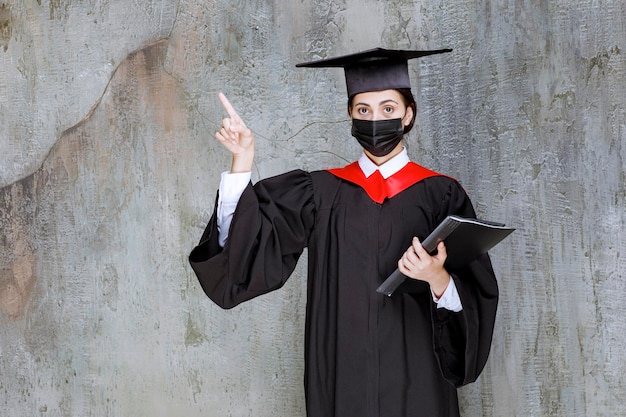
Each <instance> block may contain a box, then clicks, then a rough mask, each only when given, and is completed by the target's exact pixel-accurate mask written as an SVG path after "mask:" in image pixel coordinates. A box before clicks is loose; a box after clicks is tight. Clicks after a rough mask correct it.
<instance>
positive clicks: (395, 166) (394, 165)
mask: <svg viewBox="0 0 626 417" xmlns="http://www.w3.org/2000/svg"><path fill="white" fill-rule="evenodd" d="M358 162H359V167H361V171H363V174H365V177H367V178H369V176H370V175H372V174H373V173H374V172H376V170H378V171H380V175H382V176H383V178H384V179H387V178H389V177H391V176H392V175H393V174H395V173H396V172H398V171H400V170H401V169H402V168H404V166H405V165H406V164H408V163H409V155H408V153H407V151H406V148H402V152H400V153H399V154H398V155H396V156H394V157H393V158H391V159H390V160H389V161H387V162H385V163H384V164H382V165H380V166H378V165H376V164H375V163H374V162H372V160H371V159H369V158H368V157H367V155H365V152H363V154H362V155H361V157H360V158H359V160H358Z"/></svg>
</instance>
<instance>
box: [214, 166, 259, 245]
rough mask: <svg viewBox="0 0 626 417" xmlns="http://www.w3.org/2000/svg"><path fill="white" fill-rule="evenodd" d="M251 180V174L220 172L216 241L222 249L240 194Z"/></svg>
mask: <svg viewBox="0 0 626 417" xmlns="http://www.w3.org/2000/svg"><path fill="white" fill-rule="evenodd" d="M250 178H252V173H251V172H241V173H235V174H233V173H230V172H228V171H226V172H222V176H221V179H220V188H219V194H218V200H217V232H218V241H219V244H220V246H221V247H224V245H225V244H226V240H227V239H228V230H229V229H230V223H231V222H232V220H233V214H234V213H235V209H236V208H237V203H239V198H241V194H243V191H244V190H245V189H246V186H247V185H248V183H249V182H250Z"/></svg>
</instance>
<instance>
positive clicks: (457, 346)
mask: <svg viewBox="0 0 626 417" xmlns="http://www.w3.org/2000/svg"><path fill="white" fill-rule="evenodd" d="M441 207H442V212H441V213H440V214H439V217H440V218H441V219H442V220H443V218H445V217H446V216H447V215H449V214H457V215H460V216H464V217H476V215H475V212H474V208H473V207H472V204H471V201H470V200H469V197H468V196H467V194H466V193H465V191H464V190H463V189H462V188H461V186H460V184H458V183H456V182H455V183H453V184H452V185H451V187H450V189H449V192H448V193H447V194H446V197H445V199H444V202H443V204H442V205H441ZM448 272H450V274H451V276H452V279H453V280H454V283H455V285H456V287H457V291H458V293H459V296H460V298H461V303H462V305H463V310H462V311H460V312H453V311H450V310H446V309H443V308H439V309H438V308H436V305H435V304H434V303H433V308H432V317H433V338H434V349H435V354H436V355H437V359H438V361H439V365H440V368H441V371H442V374H443V376H444V378H446V379H447V380H448V381H449V382H450V383H452V384H453V385H454V386H456V387H459V386H462V385H465V384H468V383H470V382H474V381H475V380H476V379H477V378H478V376H479V375H480V373H481V371H482V370H483V368H484V366H485V364H486V362H487V357H488V356H489V350H490V347H491V340H492V336H493V328H494V324H495V317H496V308H497V304H498V285H497V282H496V277H495V274H494V272H493V268H492V266H491V261H490V259H489V255H487V254H485V255H483V256H481V257H480V258H478V259H477V260H475V261H473V262H470V263H469V264H468V265H466V266H465V267H463V268H459V269H454V270H449V271H448Z"/></svg>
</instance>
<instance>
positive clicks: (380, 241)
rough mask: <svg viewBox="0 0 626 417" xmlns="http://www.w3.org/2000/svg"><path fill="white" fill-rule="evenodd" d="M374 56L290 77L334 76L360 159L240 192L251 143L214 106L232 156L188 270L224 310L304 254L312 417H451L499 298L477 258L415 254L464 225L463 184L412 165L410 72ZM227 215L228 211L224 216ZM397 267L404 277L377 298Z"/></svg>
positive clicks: (399, 55)
mask: <svg viewBox="0 0 626 417" xmlns="http://www.w3.org/2000/svg"><path fill="white" fill-rule="evenodd" d="M447 51H448V50H439V51H393V50H385V49H374V50H370V51H365V52H361V53H358V54H354V55H349V56H345V57H340V58H333V59H329V60H323V61H316V62H312V63H306V64H300V65H299V66H307V67H325V66H338V67H343V68H344V70H345V75H346V84H347V90H348V99H349V102H348V113H349V115H350V117H351V118H352V134H353V136H355V137H356V138H357V140H358V142H359V143H360V144H361V145H362V147H363V149H364V150H363V155H362V156H361V157H360V158H359V160H358V161H357V162H355V163H353V164H350V165H348V166H347V167H344V168H339V169H331V170H326V171H314V172H305V171H300V170H296V171H292V172H288V173H286V174H283V175H280V176H277V177H273V178H268V179H265V180H262V181H259V182H258V183H257V184H255V185H254V186H252V184H250V171H251V168H252V161H253V157H254V137H253V135H252V132H251V131H250V130H249V129H248V128H247V127H246V125H245V124H244V122H243V121H242V120H241V118H240V117H239V115H238V114H237V113H236V112H235V110H234V109H233V107H232V105H230V103H229V102H228V100H227V99H226V97H224V95H223V94H220V96H219V97H220V100H221V101H222V104H223V106H224V108H225V109H226V111H227V113H228V117H227V118H225V119H224V120H223V125H222V128H221V129H220V130H219V131H218V132H217V133H216V138H217V140H218V141H220V142H221V143H222V144H223V145H224V146H225V147H226V148H227V149H228V150H229V151H230V152H231V153H232V156H233V159H232V165H231V171H230V173H225V174H223V175H222V182H221V184H220V189H219V193H218V195H219V199H218V205H217V208H216V210H215V214H214V215H213V217H212V218H211V220H210V222H209V225H208V226H207V229H206V230H205V232H204V234H203V236H202V238H201V241H200V244H199V245H198V246H197V247H196V248H195V249H194V250H193V251H192V253H191V255H190V262H191V265H192V267H193V269H194V271H195V272H196V275H197V276H198V279H199V281H200V283H201V285H202V287H203V289H204V291H205V292H206V294H207V295H208V296H209V297H210V298H211V299H212V300H213V301H214V302H216V303H217V304H218V305H220V306H221V307H223V308H231V307H234V306H236V305H237V304H239V303H241V302H243V301H246V300H248V299H251V298H253V297H256V296H258V295H261V294H264V293H267V292H269V291H272V290H275V289H278V288H280V287H281V286H282V285H283V284H284V283H285V281H286V280H287V278H288V277H289V276H290V274H291V273H292V271H293V269H294V268H295V265H296V262H297V261H298V258H299V256H300V255H301V253H302V252H303V250H304V248H305V247H306V248H308V282H307V288H308V291H307V317H306V335H305V339H306V340H305V394H306V404H307V415H308V416H309V417H333V416H337V417H347V416H359V417H360V416H381V417H394V416H398V417H400V416H411V417H415V416H425V417H426V416H427V417H433V416H458V415H459V410H458V402H457V396H456V387H458V386H461V385H463V384H467V383H469V382H472V381H474V380H475V379H476V378H477V377H478V375H479V374H480V372H481V370H482V369H483V367H484V365H485V362H486V360H487V356H488V353H489V348H490V344H491V336H492V332H493V325H494V319H495V313H496V306H497V298H498V290H497V284H496V280H495V276H494V273H493V270H492V268H491V264H490V261H489V258H488V256H487V255H485V256H483V257H481V258H479V259H478V260H476V261H474V262H472V263H470V264H469V265H467V266H465V267H463V268H459V269H456V270H447V269H446V265H445V260H446V249H445V246H444V245H443V243H440V244H439V246H438V251H437V254H436V255H433V256H431V255H430V254H428V253H427V252H426V251H425V250H424V249H423V248H422V246H421V244H420V242H419V239H423V238H425V237H426V236H427V235H428V234H429V233H430V232H431V231H432V230H433V229H434V228H435V227H436V226H437V225H438V224H439V222H441V221H442V220H443V219H444V218H445V217H446V216H447V215H450V214H456V215H460V216H464V217H474V216H475V214H474V210H473V208H472V204H471V202H470V200H469V198H468V196H467V195H466V193H465V191H464V190H463V188H462V187H461V186H460V184H459V183H458V182H457V181H456V180H454V179H452V178H449V177H447V176H444V175H441V174H437V173H435V172H433V171H430V170H428V169H426V168H423V167H421V166H419V165H417V164H415V163H413V162H410V161H409V160H408V156H407V153H406V150H405V149H404V148H403V146H402V137H403V135H404V134H405V133H406V132H408V131H409V130H410V129H411V127H412V126H413V122H414V119H415V101H414V99H413V96H412V94H411V93H410V81H409V76H408V66H407V60H408V59H411V58H415V57H419V56H424V55H430V54H433V53H439V52H447ZM235 207H236V209H234V208H235ZM396 268H398V269H399V270H400V272H402V273H403V274H405V275H406V276H408V277H410V278H413V279H409V280H406V281H405V283H404V284H403V285H402V286H401V287H400V288H398V290H396V292H395V293H394V294H393V295H392V296H391V297H386V296H383V295H381V294H379V293H377V292H376V288H377V287H378V286H379V285H380V284H381V282H382V281H384V279H385V278H386V277H387V276H388V275H389V274H390V273H391V272H392V271H393V270H394V269H396Z"/></svg>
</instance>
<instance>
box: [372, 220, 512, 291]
mask: <svg viewBox="0 0 626 417" xmlns="http://www.w3.org/2000/svg"><path fill="white" fill-rule="evenodd" d="M514 230H515V229H513V228H510V227H506V226H505V225H504V224H502V223H496V222H492V221H487V220H480V219H471V218H465V217H460V216H448V217H446V218H445V219H444V220H443V221H442V222H441V223H440V224H439V226H437V227H436V228H435V230H433V232H432V233H431V234H430V235H428V237H427V238H426V239H424V241H423V242H422V246H423V247H424V249H425V250H426V251H427V252H428V253H430V254H432V253H434V252H435V251H436V250H437V245H438V244H439V242H441V241H443V242H444V243H445V245H446V251H447V253H448V257H447V259H446V263H445V267H446V269H455V268H459V267H462V266H464V265H466V264H468V263H469V262H471V261H473V260H474V259H476V258H478V257H479V256H480V255H482V254H484V253H487V251H489V250H490V249H491V248H493V247H494V246H495V245H497V244H498V243H500V242H501V241H502V240H503V239H504V238H505V237H507V236H508V235H510V234H511V233H512V232H513V231H514ZM406 278H407V277H406V276H404V275H403V274H402V273H401V272H400V271H399V270H398V269H396V270H395V271H394V272H393V273H392V274H391V275H389V278H387V279H386V280H385V281H384V282H383V283H382V284H381V285H380V287H378V289H377V290H376V291H377V292H379V293H381V294H385V295H387V296H391V294H393V292H394V291H395V290H396V288H398V287H399V286H400V284H402V283H403V282H404V280H405V279H406Z"/></svg>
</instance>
